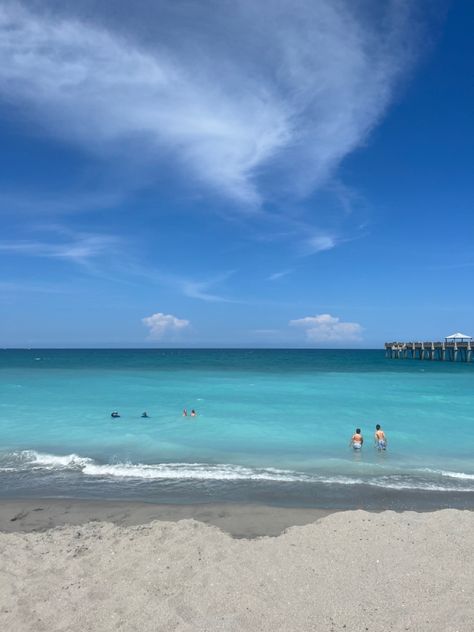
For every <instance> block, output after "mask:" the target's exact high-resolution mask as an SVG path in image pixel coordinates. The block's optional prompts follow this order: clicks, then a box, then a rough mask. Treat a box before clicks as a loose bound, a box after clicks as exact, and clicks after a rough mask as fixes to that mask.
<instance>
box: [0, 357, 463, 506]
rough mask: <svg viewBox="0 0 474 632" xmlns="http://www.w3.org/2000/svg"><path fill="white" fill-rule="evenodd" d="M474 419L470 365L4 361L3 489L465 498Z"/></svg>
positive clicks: (0, 401) (152, 495) (0, 400)
mask: <svg viewBox="0 0 474 632" xmlns="http://www.w3.org/2000/svg"><path fill="white" fill-rule="evenodd" d="M473 404H474V364H473V365H467V364H460V363H459V364H453V363H449V362H444V363H443V362H429V361H417V360H405V361H403V360H390V359H386V358H385V357H384V353H383V351H359V350H358V351H345V350H341V351H326V350H324V351H323V350H286V351H282V350H91V351H85V350H22V351H16V350H3V351H1V352H0V446H1V448H0V481H1V482H2V492H3V493H4V494H5V493H6V494H8V493H10V494H21V493H23V492H26V491H28V490H30V491H31V490H36V492H37V493H40V492H41V493H43V494H51V495H54V494H57V495H73V496H74V495H81V496H93V497H96V496H99V497H101V496H109V497H117V496H120V495H124V496H126V497H127V498H130V497H132V498H133V497H137V498H149V499H159V500H160V501H163V499H165V500H166V499H169V500H170V501H173V502H174V501H179V500H180V499H182V498H185V499H186V500H192V499H193V498H194V499H197V498H199V499H202V498H205V499H212V498H217V497H218V498H219V499H225V498H227V497H229V498H232V497H233V495H234V496H236V497H238V498H239V499H249V498H250V499H252V498H256V497H257V496H258V495H259V494H262V495H265V494H266V495H270V496H272V497H273V498H276V497H278V495H279V494H281V495H286V496H288V495H291V494H294V495H295V497H297V496H298V495H299V494H300V495H301V494H302V495H303V496H304V497H305V498H306V499H311V498H312V494H313V493H314V494H316V495H317V494H318V493H319V492H320V491H321V489H323V488H324V495H325V497H330V495H331V493H335V494H337V493H340V490H341V489H342V488H346V489H347V490H350V493H351V494H353V493H354V489H356V488H357V489H358V488H359V487H360V486H362V487H364V488H367V486H369V487H372V488H374V489H378V490H422V491H424V492H426V493H428V492H442V491H444V492H453V493H457V494H459V493H468V492H474V464H473V459H472V455H473V452H474V432H473V429H474V424H473V410H474V407H473ZM183 408H187V410H188V412H189V411H191V409H193V408H194V409H196V411H197V416H196V417H195V418H191V417H189V416H188V417H183V416H182V410H183ZM112 410H118V411H119V413H120V415H121V417H120V418H119V419H112V418H111V417H110V412H111V411H112ZM145 410H146V411H147V412H148V414H149V415H150V418H149V419H142V418H141V413H142V412H143V411H145ZM375 423H381V424H382V426H383V428H384V430H385V431H386V434H387V436H388V439H389V449H388V450H387V452H385V453H379V452H377V451H376V450H375V449H374V448H373V439H372V437H373V431H374V426H375ZM356 426H360V427H361V428H362V431H363V433H364V435H365V439H366V441H365V445H364V448H363V450H362V453H361V454H355V453H354V452H353V451H352V450H350V449H349V447H348V444H349V439H350V437H351V435H352V433H353V432H354V429H355V427H356Z"/></svg>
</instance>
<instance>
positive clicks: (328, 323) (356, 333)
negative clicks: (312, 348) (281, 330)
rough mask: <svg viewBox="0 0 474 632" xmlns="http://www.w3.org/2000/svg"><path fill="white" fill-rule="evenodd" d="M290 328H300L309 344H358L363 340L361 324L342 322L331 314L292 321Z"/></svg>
mask: <svg viewBox="0 0 474 632" xmlns="http://www.w3.org/2000/svg"><path fill="white" fill-rule="evenodd" d="M289 324H290V326H292V327H300V328H301V329H303V330H304V332H305V334H306V339H307V340H308V341H309V342H345V341H347V342H356V341H359V340H362V326H361V325H359V323H350V322H342V321H341V320H340V318H338V317H337V316H331V314H318V315H316V316H306V317H305V318H298V319H296V320H290V323H289Z"/></svg>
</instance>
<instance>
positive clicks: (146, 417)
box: [142, 410, 150, 419]
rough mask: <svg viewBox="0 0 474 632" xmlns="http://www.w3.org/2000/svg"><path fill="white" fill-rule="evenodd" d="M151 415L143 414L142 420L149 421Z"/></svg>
mask: <svg viewBox="0 0 474 632" xmlns="http://www.w3.org/2000/svg"><path fill="white" fill-rule="evenodd" d="M149 417H150V415H149V414H148V413H147V412H146V410H145V412H144V413H142V419H149Z"/></svg>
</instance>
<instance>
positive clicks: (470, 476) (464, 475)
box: [423, 468, 474, 481]
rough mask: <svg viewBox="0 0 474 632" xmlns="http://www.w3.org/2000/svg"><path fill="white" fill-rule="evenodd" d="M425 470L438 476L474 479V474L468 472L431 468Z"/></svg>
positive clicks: (465, 479) (466, 479) (464, 479)
mask: <svg viewBox="0 0 474 632" xmlns="http://www.w3.org/2000/svg"><path fill="white" fill-rule="evenodd" d="M423 471H424V472H427V473H430V474H435V475H438V476H445V477H446V478H457V479H460V480H463V481H474V474H468V473H467V472H451V471H449V470H431V469H429V468H425V469H424V470H423Z"/></svg>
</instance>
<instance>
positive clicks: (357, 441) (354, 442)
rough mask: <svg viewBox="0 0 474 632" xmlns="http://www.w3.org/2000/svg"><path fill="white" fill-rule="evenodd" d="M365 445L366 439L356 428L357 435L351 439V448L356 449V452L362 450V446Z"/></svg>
mask: <svg viewBox="0 0 474 632" xmlns="http://www.w3.org/2000/svg"><path fill="white" fill-rule="evenodd" d="M363 443H364V437H363V436H362V433H361V430H360V428H356V431H355V433H354V434H353V435H352V437H351V442H350V443H349V447H351V448H354V450H360V449H361V448H362V444H363Z"/></svg>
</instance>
